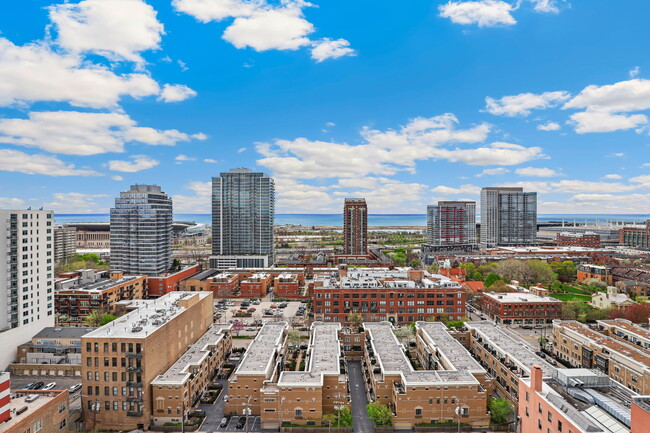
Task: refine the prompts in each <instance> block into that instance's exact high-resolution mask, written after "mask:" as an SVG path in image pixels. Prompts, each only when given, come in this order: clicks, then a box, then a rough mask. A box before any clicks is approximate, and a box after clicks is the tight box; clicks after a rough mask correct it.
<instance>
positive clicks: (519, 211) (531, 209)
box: [481, 187, 537, 247]
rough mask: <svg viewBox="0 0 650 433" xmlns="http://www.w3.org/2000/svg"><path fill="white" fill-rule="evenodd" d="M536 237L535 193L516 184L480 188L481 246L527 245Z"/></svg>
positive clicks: (533, 241)
mask: <svg viewBox="0 0 650 433" xmlns="http://www.w3.org/2000/svg"><path fill="white" fill-rule="evenodd" d="M536 240H537V193H536V192H524V190H523V188H518V187H489V188H483V189H482V190H481V246H482V247H491V246H496V245H502V246H517V245H531V244H534V243H535V242H536Z"/></svg>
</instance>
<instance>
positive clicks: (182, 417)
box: [181, 397, 185, 433]
mask: <svg viewBox="0 0 650 433" xmlns="http://www.w3.org/2000/svg"><path fill="white" fill-rule="evenodd" d="M181 407H182V409H181V433H185V397H183V401H182V403H181Z"/></svg>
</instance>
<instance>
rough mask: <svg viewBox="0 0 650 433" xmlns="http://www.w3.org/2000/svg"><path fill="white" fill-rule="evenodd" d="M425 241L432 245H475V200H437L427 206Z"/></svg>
mask: <svg viewBox="0 0 650 433" xmlns="http://www.w3.org/2000/svg"><path fill="white" fill-rule="evenodd" d="M427 243H428V244H429V245H432V246H460V247H463V246H472V245H476V202H473V201H439V202H438V204H437V205H431V206H428V207H427Z"/></svg>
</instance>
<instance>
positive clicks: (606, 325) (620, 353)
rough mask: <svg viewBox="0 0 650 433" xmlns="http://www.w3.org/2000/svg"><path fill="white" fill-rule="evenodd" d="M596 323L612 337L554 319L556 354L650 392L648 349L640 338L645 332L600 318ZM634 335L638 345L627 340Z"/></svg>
mask: <svg viewBox="0 0 650 433" xmlns="http://www.w3.org/2000/svg"><path fill="white" fill-rule="evenodd" d="M614 324H616V325H617V326H613V325H614ZM599 326H601V328H602V329H604V330H605V332H610V335H612V336H608V335H605V334H604V333H600V332H598V331H595V330H593V329H591V328H589V327H588V326H586V325H584V324H582V323H579V322H576V321H574V320H556V321H554V322H553V334H554V342H555V347H554V351H555V353H556V355H557V356H558V357H559V358H560V359H562V360H564V361H566V362H568V363H569V364H571V365H572V366H574V367H584V368H595V369H598V370H600V371H602V372H604V373H606V374H608V375H609V377H610V378H612V379H613V380H615V381H616V382H618V383H620V384H621V385H623V386H625V387H627V388H629V389H631V390H632V391H634V392H637V393H639V394H641V395H648V394H650V351H648V349H646V348H644V347H643V346H642V344H643V343H642V340H641V337H642V336H645V338H647V331H646V332H645V333H644V332H642V331H643V330H641V329H636V328H635V327H633V326H631V324H626V323H624V322H618V323H616V322H613V321H601V322H599ZM614 331H617V332H616V333H615V332H614ZM623 331H625V333H623ZM616 334H620V335H616ZM625 335H628V339H627V340H626V339H625V338H624V336H625ZM634 335H636V336H637V337H636V338H638V341H639V342H640V343H641V345H637V344H636V343H632V344H631V341H629V339H630V336H634Z"/></svg>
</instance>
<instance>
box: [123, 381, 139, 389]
mask: <svg viewBox="0 0 650 433" xmlns="http://www.w3.org/2000/svg"><path fill="white" fill-rule="evenodd" d="M126 386H128V387H135V388H142V382H132V381H128V382H126Z"/></svg>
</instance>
